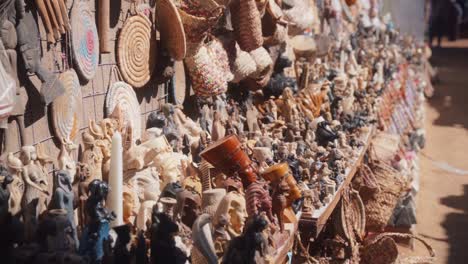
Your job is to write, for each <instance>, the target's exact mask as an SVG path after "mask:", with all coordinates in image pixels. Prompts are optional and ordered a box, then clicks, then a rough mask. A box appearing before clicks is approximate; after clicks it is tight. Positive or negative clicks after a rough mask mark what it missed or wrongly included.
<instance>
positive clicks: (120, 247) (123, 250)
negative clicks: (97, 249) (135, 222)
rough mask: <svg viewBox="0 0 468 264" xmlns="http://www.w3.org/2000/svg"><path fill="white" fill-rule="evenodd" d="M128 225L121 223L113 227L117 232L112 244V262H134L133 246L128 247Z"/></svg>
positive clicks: (117, 263) (124, 263)
mask: <svg viewBox="0 0 468 264" xmlns="http://www.w3.org/2000/svg"><path fill="white" fill-rule="evenodd" d="M130 228H131V227H130V226H129V225H121V226H117V227H114V230H115V232H116V233H117V240H116V242H115V246H114V252H113V253H114V264H129V263H135V262H134V261H135V260H134V257H135V253H136V252H135V248H134V247H129V243H130V241H131V235H130ZM129 248H130V249H129Z"/></svg>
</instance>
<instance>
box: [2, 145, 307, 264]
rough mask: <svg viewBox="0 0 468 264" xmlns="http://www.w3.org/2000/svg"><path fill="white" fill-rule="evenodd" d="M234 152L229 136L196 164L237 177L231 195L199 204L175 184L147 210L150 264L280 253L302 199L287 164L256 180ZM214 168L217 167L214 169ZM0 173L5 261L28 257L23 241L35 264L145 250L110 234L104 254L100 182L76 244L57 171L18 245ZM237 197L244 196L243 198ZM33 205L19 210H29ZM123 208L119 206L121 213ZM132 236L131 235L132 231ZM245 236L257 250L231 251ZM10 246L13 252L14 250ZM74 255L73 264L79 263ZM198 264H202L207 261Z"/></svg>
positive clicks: (125, 231)
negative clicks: (56, 255) (46, 200)
mask: <svg viewBox="0 0 468 264" xmlns="http://www.w3.org/2000/svg"><path fill="white" fill-rule="evenodd" d="M240 147H241V145H240V142H239V140H238V138H237V137H236V136H228V137H226V138H224V139H223V140H222V141H221V142H219V143H218V144H213V145H212V146H211V147H209V148H208V149H206V150H205V151H204V152H203V153H202V156H204V157H206V158H207V160H210V163H213V164H216V165H218V167H221V168H223V170H224V173H225V174H231V173H236V174H238V175H239V176H240V179H241V181H242V183H241V184H240V185H241V186H240V188H241V190H239V189H236V186H237V188H239V185H238V184H236V183H235V182H234V183H233V184H231V187H233V188H228V189H222V188H215V189H211V190H207V191H204V192H203V195H202V198H201V201H200V196H199V195H198V193H196V192H195V191H193V190H192V189H183V188H181V186H180V185H178V184H177V183H171V184H169V185H168V186H166V188H165V190H164V191H163V193H162V194H161V197H160V198H159V199H158V203H156V204H154V205H153V207H152V208H151V220H150V221H148V222H147V223H145V224H147V226H149V227H150V228H148V229H147V231H148V232H146V234H145V235H146V239H148V240H151V258H152V261H153V263H173V262H177V263H185V260H186V259H187V258H188V256H191V258H192V261H195V262H196V261H203V259H207V260H208V261H210V263H211V261H212V260H213V259H218V258H220V259H221V258H223V256H225V258H227V259H232V260H230V261H229V260H227V263H239V262H238V261H239V258H250V257H253V256H256V257H260V256H261V258H265V257H266V255H267V254H269V255H270V256H271V255H272V254H273V252H274V250H277V249H278V248H280V247H281V246H283V244H284V243H285V242H286V240H287V239H288V237H289V236H290V235H291V234H290V233H289V232H292V230H289V231H287V230H286V229H285V227H284V226H285V223H295V222H297V219H296V215H295V211H294V210H293V208H292V206H293V204H294V203H295V202H296V201H298V200H299V199H300V198H301V197H302V191H301V189H300V188H299V186H298V185H297V183H296V181H295V179H294V177H293V176H292V174H291V173H290V170H289V166H288V164H287V163H280V164H276V165H273V166H271V167H269V168H268V169H267V170H265V171H264V172H263V173H262V174H261V175H262V177H261V178H262V179H260V178H259V177H258V179H257V176H256V175H257V174H258V172H256V169H255V168H254V167H252V166H251V161H249V158H248V157H247V155H246V154H245V153H244V152H243V151H239V148H240ZM220 151H221V152H226V151H228V152H230V153H231V154H232V155H227V156H226V155H225V156H224V158H223V156H221V158H220V155H219V152H220ZM229 163H231V164H230V165H229ZM221 164H222V166H219V165H221ZM234 164H242V166H243V167H235V166H232V165H234ZM234 170H237V172H234ZM1 172H2V190H1V191H2V194H3V195H2V197H3V198H4V199H2V201H1V202H2V207H1V208H3V209H4V210H3V211H2V215H1V219H2V223H4V225H2V227H3V228H5V229H4V230H8V229H9V228H14V227H16V228H17V230H15V232H14V233H12V234H11V235H12V237H5V239H6V242H10V243H11V244H8V243H7V244H6V246H7V247H6V248H5V250H6V251H8V252H5V253H6V255H5V256H7V257H12V258H18V257H19V258H21V257H20V256H19V255H18V253H17V252H22V250H25V251H28V250H33V249H34V247H33V248H31V247H29V246H28V244H22V243H21V242H23V241H29V242H31V241H37V242H39V245H38V247H37V248H36V249H37V250H36V251H34V250H33V251H34V252H35V253H36V254H37V255H36V256H31V255H29V257H37V258H38V259H41V257H44V254H45V255H47V256H48V257H49V258H52V257H53V252H67V254H70V255H73V252H75V250H76V249H77V250H78V251H77V252H78V255H81V256H86V257H87V258H88V259H90V260H91V261H92V262H101V261H103V260H105V259H107V261H108V259H109V258H110V257H114V262H113V263H130V262H127V261H124V260H123V258H124V257H125V258H126V259H127V260H129V258H136V257H137V256H136V253H135V252H136V251H138V250H145V246H144V245H146V243H145V242H144V241H145V235H143V230H140V231H141V233H138V234H139V236H138V238H139V239H140V240H138V239H136V241H139V243H143V244H144V245H141V244H140V245H139V246H138V242H135V241H133V242H132V241H131V236H130V233H131V232H130V231H131V228H130V227H131V225H125V226H119V227H116V228H115V232H116V233H117V238H114V240H113V241H114V242H115V244H113V250H111V249H110V248H112V247H110V244H112V243H111V242H109V241H108V240H109V239H111V238H110V236H109V231H110V222H111V221H112V220H113V219H114V217H115V215H114V214H113V213H112V212H109V211H108V209H107V208H106V206H105V200H106V198H107V195H108V193H109V191H110V192H112V190H109V187H108V185H107V184H106V182H104V181H101V180H98V179H94V180H92V181H91V182H90V183H89V185H88V197H87V199H86V201H85V202H84V211H85V223H86V224H85V225H84V227H83V228H82V229H81V231H80V233H81V238H80V239H78V235H77V234H78V232H79V230H77V227H76V224H75V216H74V202H75V199H74V192H73V188H72V184H71V180H70V177H69V174H68V172H67V171H58V172H57V173H56V175H55V189H54V192H53V194H52V201H51V203H50V205H49V207H48V208H49V210H48V211H44V212H42V213H39V212H37V211H36V212H34V213H35V214H36V215H32V216H29V217H28V216H27V215H26V214H24V212H23V214H22V216H23V224H22V225H23V227H24V235H25V237H22V232H20V229H18V225H20V223H19V222H18V220H19V217H17V216H13V215H12V214H11V213H9V212H8V203H9V198H10V197H9V196H10V193H9V188H8V185H10V184H12V182H13V180H14V179H13V178H12V177H11V175H9V173H8V172H7V171H6V169H3V168H2V171H1ZM234 181H235V180H234ZM242 189H244V190H246V191H245V196H244V193H243V192H242ZM270 193H272V196H270ZM246 201H247V202H246ZM36 202H37V201H36ZM33 203H34V202H31V203H30V204H23V205H25V206H27V207H28V208H33V207H34V205H33ZM125 208H126V205H124V210H125ZM25 209H26V208H23V210H25ZM34 209H36V208H34ZM30 213H32V211H30ZM248 215H249V216H250V218H251V221H250V223H249V225H248V227H246V228H244V225H245V223H246V219H247V216H248ZM134 228H135V229H134V231H135V230H136V227H134ZM6 234H8V232H6ZM174 235H177V237H178V238H179V239H181V240H182V241H183V242H182V245H180V244H179V245H176V244H177V243H176V240H177V239H176V240H174ZM28 236H29V237H28ZM250 236H257V237H258V236H259V237H260V238H262V237H263V239H262V240H260V241H258V239H257V240H254V241H256V242H255V243H260V244H258V245H255V244H254V245H253V246H254V247H252V248H247V249H245V248H244V247H243V245H239V244H237V243H239V241H243V240H250ZM142 241H143V242H142ZM230 241H232V243H231V242H230ZM249 243H253V241H249ZM14 244H17V245H16V246H18V245H20V247H18V248H16V249H15V250H13V247H14ZM127 244H132V245H133V246H135V252H133V253H132V252H131V251H129V250H128V249H127ZM252 249H254V251H259V252H258V254H260V256H258V254H257V255H256V254H253V255H250V254H247V255H246V252H248V251H251V250H252ZM106 250H107V251H108V252H106ZM15 252H16V253H15ZM145 252H146V251H145ZM161 252H165V253H161ZM30 253H31V252H30ZM12 254H13V255H12ZM166 254H167V255H166ZM20 255H21V254H20ZM78 255H76V256H75V257H76V258H78ZM146 255H147V254H146V253H141V252H140V256H139V258H144V256H146ZM36 260H37V259H36ZM244 260H246V259H244ZM121 261H123V262H121ZM167 261H169V262H167ZM32 263H35V262H32ZM138 263H141V262H138ZM199 263H206V260H205V262H199Z"/></svg>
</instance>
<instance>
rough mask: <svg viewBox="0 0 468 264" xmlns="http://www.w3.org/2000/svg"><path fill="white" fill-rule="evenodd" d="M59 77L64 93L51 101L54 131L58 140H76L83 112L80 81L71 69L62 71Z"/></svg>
mask: <svg viewBox="0 0 468 264" xmlns="http://www.w3.org/2000/svg"><path fill="white" fill-rule="evenodd" d="M59 79H60V81H61V82H62V83H63V86H64V87H65V93H64V94H62V95H60V96H59V97H57V98H56V99H55V100H54V102H53V103H52V120H53V124H54V132H55V135H56V137H57V138H59V139H60V140H62V139H64V140H66V141H76V139H77V138H78V137H77V135H78V133H79V131H80V128H81V121H82V120H81V119H82V114H83V113H82V112H83V100H82V97H83V96H82V93H81V86H80V82H79V80H78V76H77V75H76V72H75V71H74V70H72V69H70V70H68V71H66V72H64V73H62V74H61V75H60V78H59Z"/></svg>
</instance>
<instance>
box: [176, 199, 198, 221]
mask: <svg viewBox="0 0 468 264" xmlns="http://www.w3.org/2000/svg"><path fill="white" fill-rule="evenodd" d="M200 213H201V198H200V195H199V194H198V193H196V192H193V191H189V190H183V191H181V192H178V193H177V206H176V214H177V218H180V220H181V222H182V223H183V224H184V225H186V226H187V227H188V228H192V226H193V223H194V222H195V219H196V218H197V217H198V215H200Z"/></svg>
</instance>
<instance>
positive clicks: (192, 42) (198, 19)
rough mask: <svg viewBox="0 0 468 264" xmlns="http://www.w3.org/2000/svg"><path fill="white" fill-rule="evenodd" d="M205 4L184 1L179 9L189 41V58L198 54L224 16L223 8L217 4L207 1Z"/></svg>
mask: <svg viewBox="0 0 468 264" xmlns="http://www.w3.org/2000/svg"><path fill="white" fill-rule="evenodd" d="M203 3H204V5H201V4H199V3H194V2H190V1H184V2H182V4H181V6H180V7H179V8H178V11H179V14H180V18H181V20H182V24H183V25H184V31H185V37H186V40H187V56H194V55H195V54H196V53H197V52H198V50H199V49H200V48H201V46H202V45H203V43H204V41H205V40H206V38H207V37H208V34H209V32H210V31H211V30H212V28H213V27H214V26H215V25H216V23H218V21H219V19H220V18H221V16H222V14H223V7H222V6H219V5H217V4H216V2H214V1H208V0H207V1H203Z"/></svg>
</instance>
